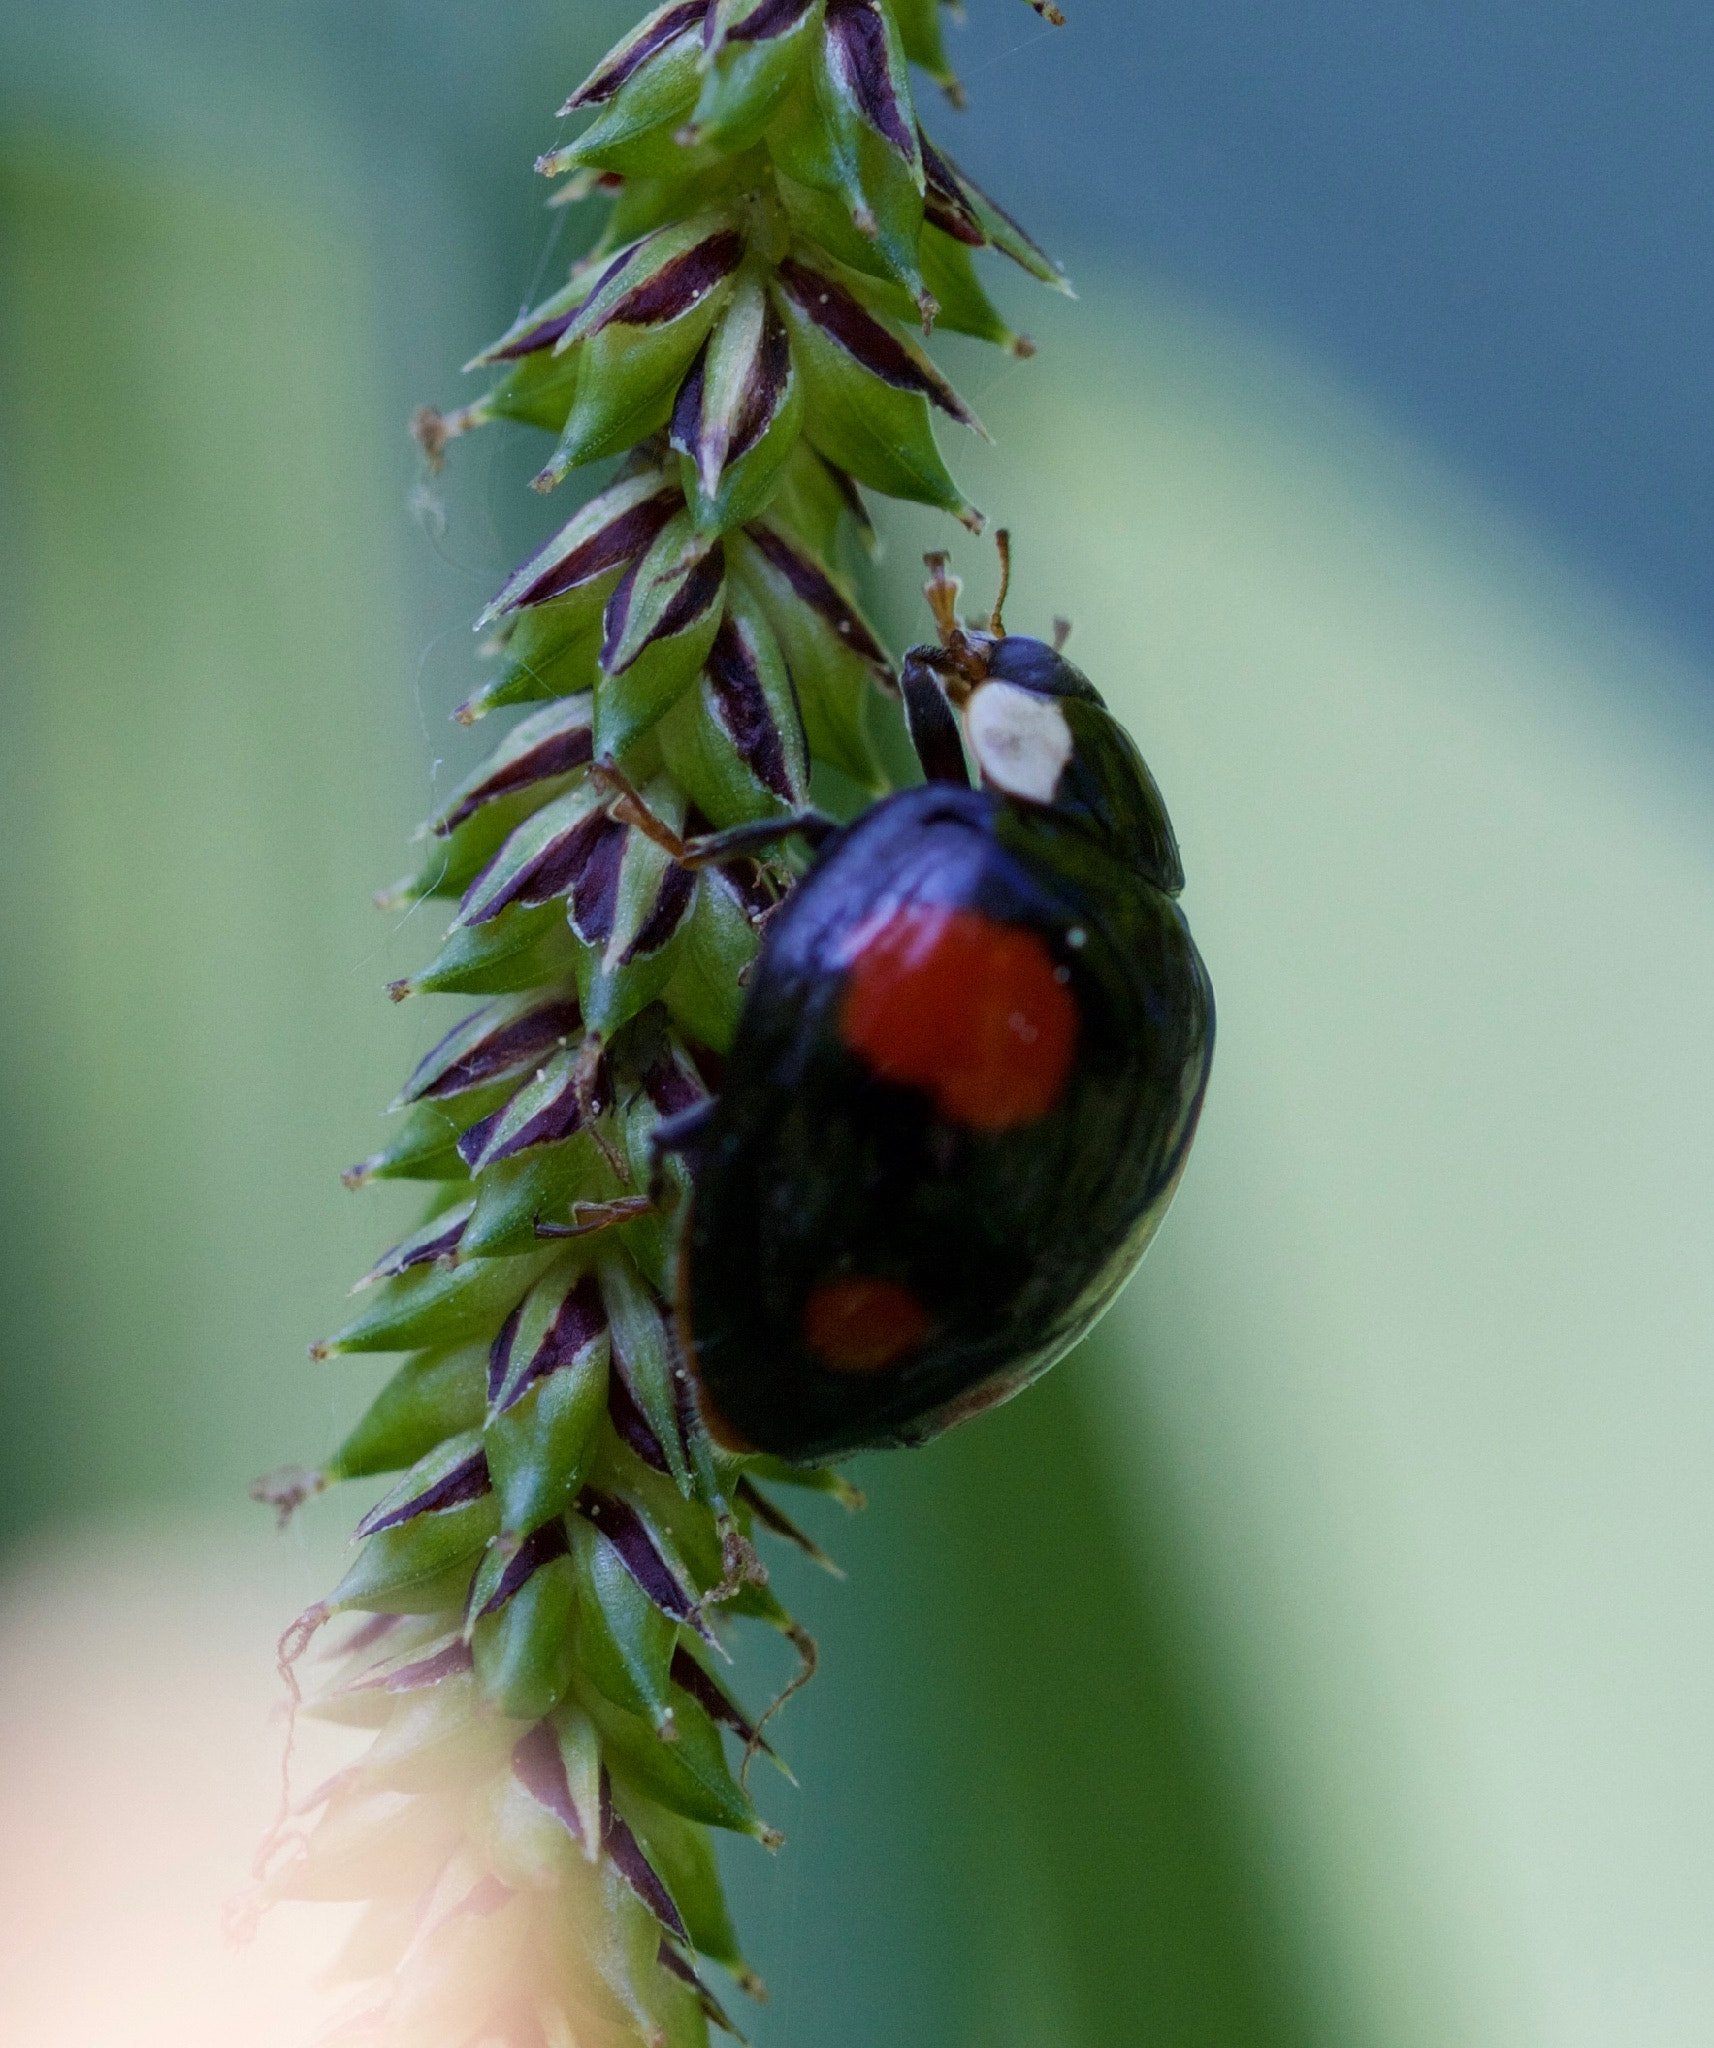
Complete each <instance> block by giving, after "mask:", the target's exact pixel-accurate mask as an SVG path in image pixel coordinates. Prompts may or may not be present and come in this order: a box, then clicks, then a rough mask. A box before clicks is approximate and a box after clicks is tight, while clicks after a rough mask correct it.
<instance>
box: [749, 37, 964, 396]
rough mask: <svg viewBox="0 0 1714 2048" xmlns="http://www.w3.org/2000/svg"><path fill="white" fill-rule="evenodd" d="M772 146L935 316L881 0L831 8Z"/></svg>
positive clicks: (898, 55) (897, 47)
mask: <svg viewBox="0 0 1714 2048" xmlns="http://www.w3.org/2000/svg"><path fill="white" fill-rule="evenodd" d="M768 149H769V152H770V154H771V155H772V157H773V160H774V163H775V165H776V167H777V168H778V170H779V172H780V174H781V176H782V177H783V178H785V179H787V180H790V181H791V182H792V183H793V184H794V185H797V186H802V187H806V188H808V189H809V190H810V191H812V192H820V193H824V194H827V195H829V196H830V197H832V198H834V199H835V200H837V202H838V203H839V205H840V206H841V208H842V209H843V211H844V213H845V216H846V218H847V219H848V220H849V221H850V223H851V225H852V227H853V229H854V230H855V231H856V233H857V234H858V235H859V236H860V237H861V238H862V239H863V240H864V241H866V242H868V243H869V244H870V245H871V246H872V247H873V249H874V251H875V255H876V258H877V259H878V260H879V262H880V263H881V264H882V266H883V267H884V269H885V271H886V274H887V275H888V276H891V277H894V278H897V280H898V281H899V283H900V284H902V285H903V286H904V287H905V289H906V290H907V291H909V292H910V294H911V296H912V298H913V299H914V300H916V301H917V302H918V303H919V305H920V306H921V308H922V312H923V318H924V320H925V322H926V321H927V320H928V319H929V318H931V317H932V312H933V308H932V305H931V303H930V302H929V300H928V297H927V293H926V291H925V289H924V286H923V280H922V266H921V262H920V259H919V256H918V249H917V245H918V243H919V242H920V240H921V237H922V223H923V192H924V186H925V180H924V172H923V159H922V149H921V146H920V144H919V142H918V139H917V124H916V110H915V108H914V107H913V105H912V103H911V89H910V78H909V75H908V71H907V67H906V63H905V54H904V49H903V46H902V45H901V44H900V42H899V37H898V31H897V29H896V27H895V26H894V23H893V20H892V17H891V15H890V13H889V11H888V9H887V8H886V6H884V5H883V4H882V0H837V4H834V5H830V6H829V8H828V10H827V18H826V21H825V24H824V27H823V33H822V38H821V43H820V47H819V48H818V49H817V50H816V52H815V54H814V56H813V57H812V59H811V62H810V76H809V79H808V80H807V82H806V84H805V85H804V86H802V87H800V88H799V90H798V91H797V92H796V93H794V94H793V95H792V97H791V99H790V100H788V101H787V103H786V104H785V106H784V107H783V108H782V110H781V113H780V116H779V118H778V119H777V120H776V121H775V123H774V125H773V126H772V128H771V129H770V130H769V132H768ZM811 409H812V411H813V401H812V408H811Z"/></svg>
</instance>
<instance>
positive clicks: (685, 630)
mask: <svg viewBox="0 0 1714 2048" xmlns="http://www.w3.org/2000/svg"><path fill="white" fill-rule="evenodd" d="M725 583H726V551H725V547H724V545H723V543H721V542H720V541H714V542H712V543H711V542H708V541H705V540H703V539H701V538H700V537H699V536H698V535H697V533H696V530H695V528H694V526H693V525H692V523H691V518H690V514H689V513H688V512H683V513H680V514H678V515H677V516H676V517H675V518H673V519H671V520H669V521H668V522H667V524H666V525H665V526H664V527H662V529H661V531H660V533H659V535H658V536H657V537H656V539H655V541H654V543H653V545H652V546H651V547H650V548H649V550H648V551H647V553H646V554H644V555H642V556H641V557H640V558H639V559H638V561H637V562H636V563H635V564H634V566H633V567H632V569H631V570H630V571H629V572H628V574H627V575H626V578H625V580H624V581H623V582H622V583H621V584H620V585H619V587H618V588H617V589H616V590H615V591H614V593H613V596H612V598H611V599H610V600H609V602H608V606H607V616H606V639H605V640H604V642H603V643H602V648H601V680H600V682H599V683H598V685H597V687H596V694H595V748H596V753H597V755H598V757H599V758H600V759H601V760H603V761H617V760H620V759H621V758H622V757H623V756H624V755H625V754H626V753H627V752H628V751H629V749H630V748H631V747H632V746H633V745H634V744H635V742H636V740H637V738H638V737H639V735H640V734H642V733H645V732H647V731H648V730H649V728H650V727H651V726H652V725H653V724H654V723H655V722H656V720H657V719H659V718H660V717H661V716H662V715H663V714H664V713H665V712H667V711H668V710H670V709H671V708H672V706H673V705H674V704H675V703H676V702H677V701H678V699H679V698H680V697H681V696H682V695H683V694H684V692H685V691H686V690H687V689H688V688H689V687H690V685H691V683H692V681H693V680H694V679H695V676H696V672H697V670H698V669H699V668H701V666H702V664H703V662H704V661H706V660H707V658H708V650H709V648H710V647H711V646H712V645H713V642H714V635H715V632H716V630H717V629H718V627H719V624H720V614H721V609H722V606H723V603H724V596H725Z"/></svg>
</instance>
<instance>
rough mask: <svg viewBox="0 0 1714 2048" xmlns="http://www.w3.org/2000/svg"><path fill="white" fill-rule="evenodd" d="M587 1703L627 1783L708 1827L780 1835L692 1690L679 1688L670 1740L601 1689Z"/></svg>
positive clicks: (766, 1838) (771, 1837) (764, 1837)
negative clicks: (621, 1709)
mask: <svg viewBox="0 0 1714 2048" xmlns="http://www.w3.org/2000/svg"><path fill="white" fill-rule="evenodd" d="M583 1703H584V1705H585V1707H586V1708H587V1709H588V1711H589V1716H590V1719H591V1720H593V1721H594V1723H595V1725H596V1727H597V1728H598V1729H599V1730H600V1734H601V1743H602V1748H603V1751H604V1752H605V1754H606V1756H607V1758H608V1759H609V1766H610V1768H611V1769H612V1771H613V1774H614V1776H615V1778H617V1779H618V1780H620V1781H621V1782H622V1783H623V1784H625V1785H628V1786H634V1787H635V1788H636V1790H637V1791H639V1792H641V1793H643V1794H644V1796H645V1797H647V1798H649V1799H652V1800H654V1801H655V1803H656V1804H657V1805H660V1806H664V1807H667V1808H668V1809H669V1810H670V1811H671V1812H673V1813H677V1814H682V1815H683V1817H684V1818H685V1819H686V1820H694V1821H700V1822H701V1823H702V1824H703V1826H704V1827H711V1828H725V1829H727V1830H728V1831H729V1832H730V1833H733V1834H739V1835H752V1836H754V1837H755V1839H756V1840H757V1841H759V1842H768V1843H770V1844H771V1843H773V1842H775V1841H776V1840H777V1839H778V1838H777V1836H776V1835H775V1833H774V1831H773V1830H772V1829H771V1828H769V1827H768V1826H767V1824H766V1823H765V1822H764V1821H763V1820H762V1818H761V1817H760V1815H759V1814H758V1813H757V1812H756V1809H755V1807H754V1806H753V1805H752V1804H751V1802H750V1797H749V1794H748V1793H747V1792H745V1791H744V1789H743V1787H742V1786H741V1785H740V1784H739V1783H738V1780H737V1779H736V1778H735V1777H734V1776H733V1775H732V1771H731V1767H730V1766H729V1765H728V1763H727V1761H726V1750H725V1747H724V1745H723V1744H722V1742H721V1738H720V1731H719V1729H718V1728H716V1727H715V1725H714V1723H713V1722H712V1721H711V1720H710V1719H709V1718H708V1716H707V1715H706V1714H705V1713H704V1712H703V1711H702V1709H701V1708H700V1707H699V1706H698V1705H697V1704H696V1702H695V1701H694V1700H693V1699H691V1698H690V1697H689V1695H688V1694H686V1693H683V1692H679V1691H677V1690H676V1689H675V1691H674V1694H673V1699H672V1716H673V1727H674V1738H673V1740H672V1741H670V1742H663V1741H662V1740H661V1738H660V1736H659V1735H658V1734H656V1732H655V1730H654V1729H653V1728H651V1727H650V1726H649V1725H648V1723H647V1722H645V1721H642V1720H640V1719H638V1717H637V1716H636V1715H634V1714H627V1713H621V1712H619V1711H617V1710H616V1709H615V1708H614V1707H613V1706H612V1705H611V1704H609V1702H608V1701H606V1700H605V1699H603V1698H602V1697H601V1696H600V1694H598V1693H596V1692H593V1691H591V1692H590V1693H588V1694H587V1695H585V1697H584V1702H583Z"/></svg>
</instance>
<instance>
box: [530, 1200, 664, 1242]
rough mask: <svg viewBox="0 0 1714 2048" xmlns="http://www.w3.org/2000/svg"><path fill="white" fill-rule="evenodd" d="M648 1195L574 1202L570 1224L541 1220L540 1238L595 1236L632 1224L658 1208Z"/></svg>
mask: <svg viewBox="0 0 1714 2048" xmlns="http://www.w3.org/2000/svg"><path fill="white" fill-rule="evenodd" d="M654 1206H655V1205H654V1203H653V1201H652V1200H651V1199H650V1198H649V1197H648V1196H647V1195H621V1196H620V1197H619V1199H618V1200H617V1201H614V1202H573V1203H572V1205H571V1221H570V1222H569V1223H538V1224H537V1225H536V1235H537V1237H543V1238H549V1237H552V1238H558V1237H593V1236H594V1235H595V1233H596V1232H597V1231H598V1230H611V1229H613V1228H614V1226H615V1225H616V1224H620V1223H632V1222H635V1220H636V1219H637V1218H638V1217H639V1216H647V1215H648V1214H649V1212H650V1211H651V1210H652V1209H653V1208H654Z"/></svg>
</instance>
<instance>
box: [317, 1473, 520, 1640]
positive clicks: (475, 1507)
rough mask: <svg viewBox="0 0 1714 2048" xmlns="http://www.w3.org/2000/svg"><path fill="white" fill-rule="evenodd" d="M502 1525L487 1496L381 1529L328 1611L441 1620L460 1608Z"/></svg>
mask: <svg viewBox="0 0 1714 2048" xmlns="http://www.w3.org/2000/svg"><path fill="white" fill-rule="evenodd" d="M499 1522H500V1510H499V1506H498V1503H497V1502H496V1501H495V1499H494V1496H493V1495H492V1494H491V1493H486V1494H483V1495H481V1496H480V1497H479V1498H477V1499H475V1500H472V1501H467V1502H463V1503H461V1504H460V1505H458V1506H456V1507H449V1508H443V1509H439V1510H436V1511H434V1512H431V1513H427V1514H420V1515H417V1516H414V1517H413V1518H412V1519H411V1520H410V1521H408V1522H403V1523H398V1524H395V1525H393V1526H390V1527H388V1528H383V1529H379V1530H377V1531H376V1532H375V1533H374V1534H373V1535H372V1536H370V1537H368V1538H367V1539H366V1540H365V1542H364V1544H363V1548H362V1549H361V1550H360V1551H359V1553H358V1555H357V1559H356V1561H355V1563H353V1565H352V1566H351V1569H350V1570H349V1571H348V1572H347V1573H346V1574H345V1576H344V1578H342V1579H341V1580H340V1582H339V1584H338V1585H337V1586H335V1588H334V1589H333V1591H332V1593H331V1594H330V1595H329V1596H328V1605H329V1606H330V1607H332V1608H334V1609H335V1610H342V1609H351V1608H357V1609H360V1610H361V1611H363V1612H364V1613H369V1614H436V1613H438V1612H439V1611H440V1610H441V1609H442V1608H444V1607H456V1606H458V1605H460V1604H461V1603H462V1602H463V1599H464V1596H465V1592H466V1590H467V1589H468V1587H469V1585H470V1581H471V1578H472V1576H473V1574H474V1572H475V1569H476V1563H477V1560H478V1558H479V1557H480V1556H481V1555H482V1552H483V1550H484V1549H485V1547H486V1546H487V1544H488V1543H489V1541H490V1539H491V1538H492V1537H493V1536H494V1534H495V1531H496V1530H497V1529H498V1527H499Z"/></svg>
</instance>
